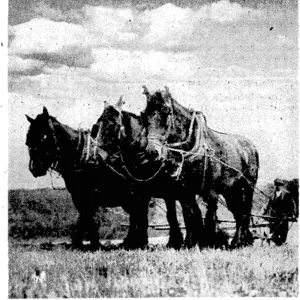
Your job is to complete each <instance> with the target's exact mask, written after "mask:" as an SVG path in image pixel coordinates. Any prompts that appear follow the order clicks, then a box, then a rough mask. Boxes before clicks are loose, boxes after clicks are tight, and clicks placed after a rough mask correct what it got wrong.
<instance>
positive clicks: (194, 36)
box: [8, 0, 299, 189]
mask: <svg viewBox="0 0 300 300" xmlns="http://www.w3.org/2000/svg"><path fill="white" fill-rule="evenodd" d="M282 3H283V4H282ZM297 11H298V8H297V1H267V0H266V1H264V2H263V4H262V2H261V1H236V2H234V1H227V0H226V1H225V0H223V1H170V2H168V1H147V2H142V1H140V0H132V1H96V0H88V1H86V0H80V1H71V0H68V1H67V0H64V1H62V0H56V1H52V0H51V1H50V0H49V1H39V0H26V1H25V0H12V1H10V2H9V13H8V45H9V48H8V171H9V172H8V188H30V189H31V188H42V187H51V178H50V176H49V175H47V176H44V177H41V178H34V177H33V176H32V175H31V173H30V172H29V170H28V161H29V156H28V150H27V148H26V146H25V139H26V133H27V130H28V127H29V123H28V121H27V120H26V118H25V114H28V115H29V116H31V117H33V118H34V117H35V116H36V115H37V114H39V113H41V112H42V108H43V106H46V107H47V108H48V111H49V112H50V114H51V115H53V116H55V117H57V119H58V120H59V121H60V122H62V123H63V124H67V125H69V126H72V127H74V128H79V127H80V128H90V127H91V126H92V124H93V123H94V122H95V121H96V120H97V118H98V117H99V116H100V114H101V112H102V110H103V101H108V102H109V103H111V104H114V103H115V102H116V101H117V100H118V98H119V97H120V95H123V97H124V100H125V102H126V104H125V107H124V109H126V110H128V111H132V112H134V113H137V114H138V113H139V112H140V111H141V110H143V109H144V107H145V104H146V101H145V97H144V96H143V95H142V88H141V87H142V85H144V84H145V85H146V86H147V87H148V88H149V90H150V91H155V90H156V89H159V88H163V87H164V86H165V85H167V86H169V89H170V92H171V93H172V95H173V97H174V98H175V99H176V100H177V101H179V102H180V103H182V104H183V105H185V106H187V107H191V108H194V109H199V110H202V111H203V113H204V114H205V115H206V117H207V120H208V125H209V126H210V127H211V128H213V129H216V130H218V131H222V132H226V133H239V134H242V135H245V136H246V137H248V138H249V139H251V140H252V141H253V142H254V144H255V145H256V147H257V149H258V152H259V155H260V171H259V182H261V183H266V182H270V181H272V180H274V178H275V177H281V178H285V179H292V178H295V177H298V163H299V160H298V152H299V147H298V144H299V143H298V135H299V133H298V81H297V72H298V24H297V19H298V16H297ZM54 185H61V181H60V180H59V179H54Z"/></svg>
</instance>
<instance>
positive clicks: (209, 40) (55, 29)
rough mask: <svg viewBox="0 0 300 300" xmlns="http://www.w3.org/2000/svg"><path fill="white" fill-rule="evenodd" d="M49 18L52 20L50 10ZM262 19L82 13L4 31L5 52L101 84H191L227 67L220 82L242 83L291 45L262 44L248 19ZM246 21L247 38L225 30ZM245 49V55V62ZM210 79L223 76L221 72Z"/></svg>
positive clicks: (225, 11) (232, 9)
mask: <svg viewBox="0 0 300 300" xmlns="http://www.w3.org/2000/svg"><path fill="white" fill-rule="evenodd" d="M49 12H50V15H51V14H54V15H55V11H52V10H50V11H49ZM263 13H264V11H263V10H258V9H256V10H255V9H250V8H247V7H245V6H241V5H240V4H237V3H231V2H229V1H224V0H223V1H219V2H214V3H212V4H206V5H202V6H200V7H199V8H198V9H192V8H181V7H177V6H175V5H173V4H170V3H169V4H165V5H163V6H161V7H158V8H156V9H152V10H145V11H137V10H135V9H133V8H109V7H93V6H86V7H85V8H84V10H83V12H82V14H83V21H82V23H81V24H72V23H66V22H55V21H51V20H48V19H44V18H39V19H32V20H31V21H29V22H27V23H23V24H19V25H16V26H13V27H11V28H10V36H11V43H10V48H9V53H10V54H11V55H15V56H16V55H17V56H19V57H20V58H22V59H31V60H37V61H39V62H37V64H40V62H41V61H43V62H45V66H44V69H43V70H46V69H49V68H57V67H60V66H61V65H65V66H69V67H79V68H86V69H88V70H89V68H90V69H91V71H92V74H91V76H95V75H98V78H101V79H102V80H104V81H105V80H107V81H116V80H123V81H129V80H130V81H134V80H139V79H141V78H145V79H147V80H148V79H151V78H152V79H153V80H155V79H173V80H190V79H194V80H195V79H199V78H202V77H203V76H205V75H206V74H207V73H208V76H209V77H213V76H214V75H216V72H210V71H209V72H207V69H208V68H213V69H214V70H217V69H218V68H219V67H223V68H224V66H225V67H227V68H228V67H230V65H234V64H236V65H237V66H238V67H234V69H232V68H231V69H228V70H227V71H225V73H226V74H227V75H226V76H235V77H237V76H248V75H249V74H248V73H249V72H248V71H247V70H246V69H247V68H249V65H250V66H251V65H252V66H253V68H252V69H255V70H257V69H259V65H261V68H265V65H266V64H267V63H266V61H267V60H264V59H261V58H263V57H264V55H266V56H267V55H268V53H269V49H273V48H274V47H277V48H278V47H281V45H282V44H285V45H286V44H288V45H291V44H292V41H291V40H289V39H287V38H286V37H285V36H284V35H281V34H280V32H278V33H277V36H278V38H277V39H270V38H269V39H268V38H265V36H264V35H263V34H262V32H260V31H259V30H261V29H259V30H253V27H251V26H255V22H254V20H255V18H256V17H259V16H261V15H262V14H263ZM60 14H61V12H60ZM60 14H59V13H58V16H60V17H62V16H61V15H60ZM245 19H247V20H248V21H249V20H252V21H253V24H254V25H253V24H252V25H251V26H250V27H247V24H246V22H243V26H246V29H247V31H244V28H241V29H240V28H239V27H237V26H236V24H235V25H234V26H232V25H230V24H231V23H232V22H236V21H239V20H243V21H244V20H245ZM241 24H242V23H241ZM230 26H232V27H230ZM231 29H233V30H234V31H233V32H234V34H231ZM244 32H249V33H251V34H245V33H244ZM289 36H290V35H289ZM250 46H251V47H252V46H253V48H251V53H250V54H251V55H250V54H247V59H244V57H245V54H244V53H245V51H246V50H247V47H250ZM252 49H253V50H252ZM255 51H256V52H255ZM272 53H273V56H271V57H268V62H269V61H270V63H268V66H272V63H273V64H274V65H276V66H277V65H278V64H279V63H278V59H277V58H276V57H275V54H274V53H276V52H275V51H273V52H272ZM248 58H250V59H248ZM239 62H241V63H242V64H243V65H239ZM289 64H290V65H291V64H292V61H291V62H290V61H289ZM290 65H289V66H288V67H290ZM279 67H280V66H279ZM204 68H206V70H203V69H204ZM36 72H37V70H36ZM217 73H220V74H221V75H224V71H223V72H222V71H221V72H217ZM211 75H212V76H211ZM218 76H219V75H217V77H218Z"/></svg>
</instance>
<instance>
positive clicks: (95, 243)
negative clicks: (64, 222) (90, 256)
mask: <svg viewBox="0 0 300 300" xmlns="http://www.w3.org/2000/svg"><path fill="white" fill-rule="evenodd" d="M94 215H95V213H94V212H90V213H89V214H87V216H86V219H87V221H86V223H87V230H88V236H89V239H90V243H91V246H90V250H91V251H97V250H99V249H100V248H101V244H100V235H99V230H98V226H97V224H96V222H95V219H94Z"/></svg>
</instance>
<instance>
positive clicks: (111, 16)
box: [83, 6, 137, 46]
mask: <svg viewBox="0 0 300 300" xmlns="http://www.w3.org/2000/svg"><path fill="white" fill-rule="evenodd" d="M84 16H85V20H84V22H83V26H84V28H85V29H86V30H87V31H88V32H89V34H91V35H92V38H93V45H94V46H96V45H97V46H99V45H105V46H111V45H113V44H114V43H123V42H125V43H126V42H131V41H132V40H134V39H136V38H137V34H136V33H135V32H133V30H132V29H133V28H132V25H131V24H132V22H133V19H134V16H133V11H132V10H131V9H113V8H108V7H101V6H100V7H94V6H86V7H85V9H84Z"/></svg>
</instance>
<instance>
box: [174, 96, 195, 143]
mask: <svg viewBox="0 0 300 300" xmlns="http://www.w3.org/2000/svg"><path fill="white" fill-rule="evenodd" d="M193 113H194V112H193V111H190V110H189V109H187V108H185V107H183V106H182V105H181V104H179V103H178V102H177V101H176V100H173V116H172V117H173V118H174V123H175V124H174V125H175V126H176V129H175V128H174V129H173V131H171V135H170V137H172V138H173V139H177V140H179V141H182V140H185V139H186V138H187V137H188V135H189V128H190V125H191V122H192V119H193Z"/></svg>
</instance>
